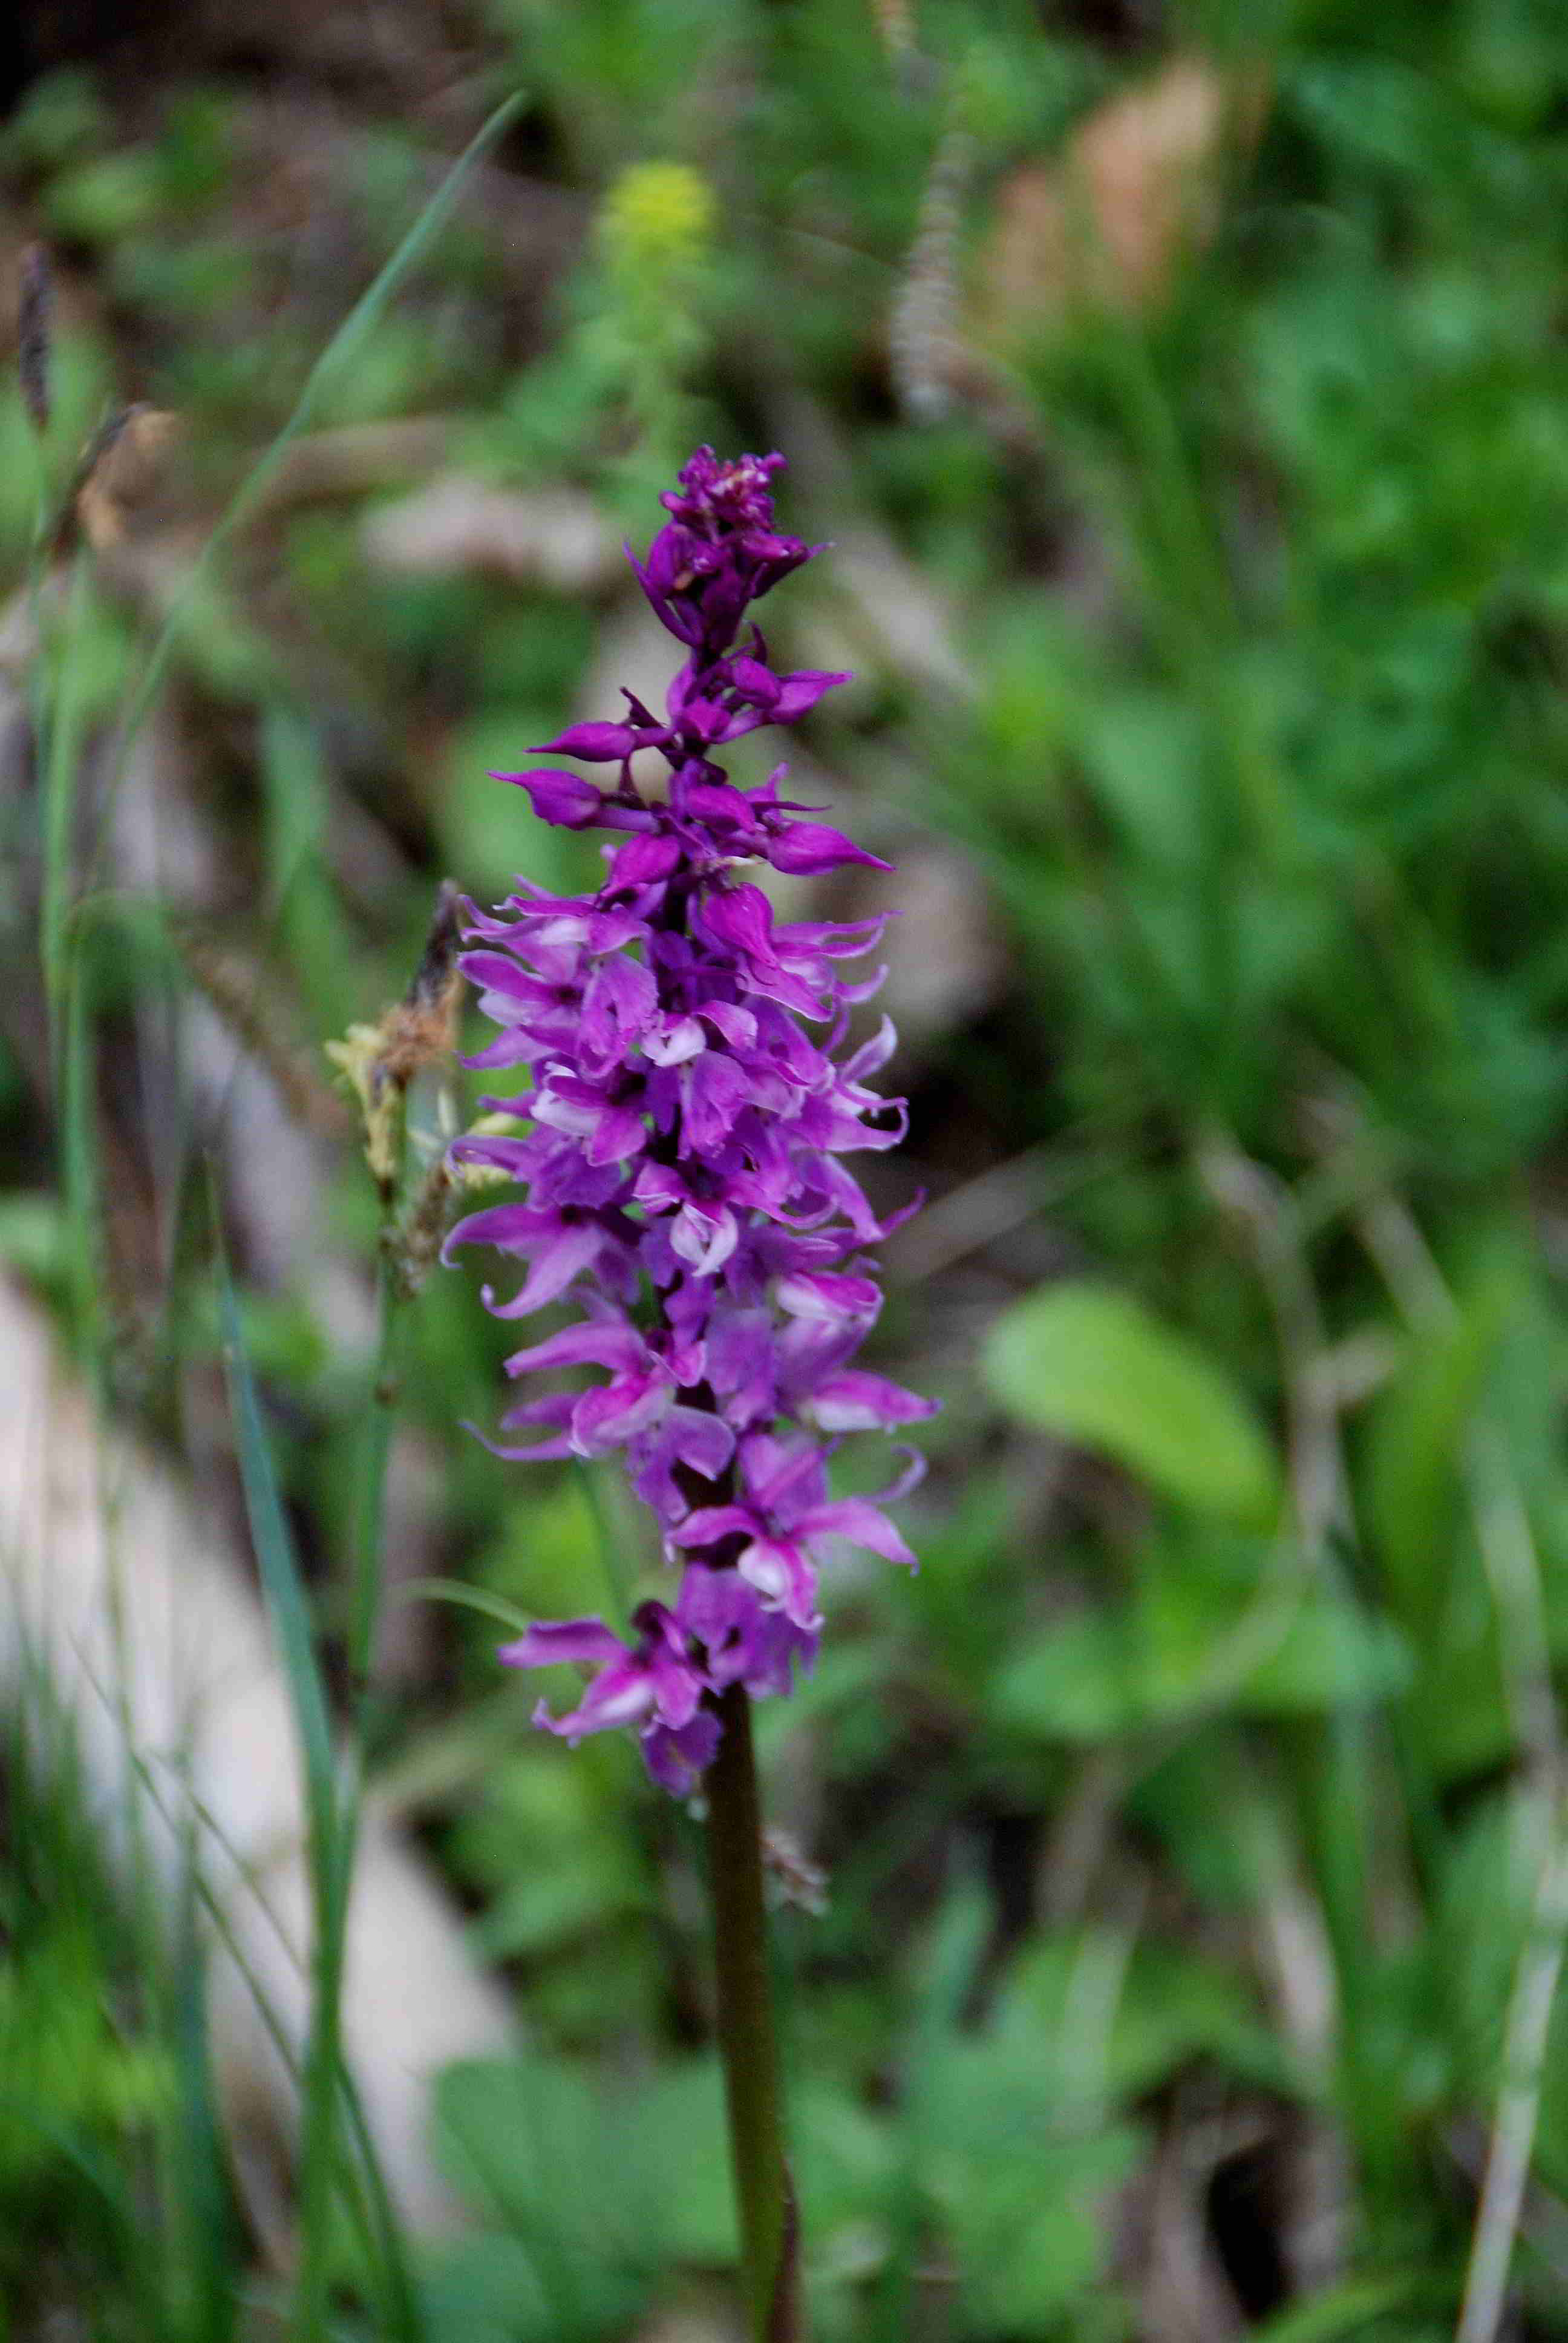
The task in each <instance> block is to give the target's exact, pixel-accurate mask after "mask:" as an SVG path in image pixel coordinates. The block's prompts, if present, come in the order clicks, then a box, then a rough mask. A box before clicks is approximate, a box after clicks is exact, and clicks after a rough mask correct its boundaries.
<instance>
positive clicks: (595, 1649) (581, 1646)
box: [496, 1619, 621, 1668]
mask: <svg viewBox="0 0 1568 2343" xmlns="http://www.w3.org/2000/svg"><path fill="white" fill-rule="evenodd" d="M496 1656H497V1658H498V1660H501V1661H503V1662H504V1663H505V1664H506V1665H507V1666H508V1668H548V1667H554V1666H555V1664H557V1662H558V1661H560V1660H588V1661H591V1662H592V1663H593V1664H596V1665H597V1664H598V1663H600V1662H601V1661H604V1660H613V1659H617V1658H618V1657H620V1656H621V1644H620V1639H619V1637H618V1636H617V1635H615V1634H611V1632H610V1630H609V1629H608V1627H607V1626H606V1625H605V1624H604V1621H603V1620H602V1619H547V1620H542V1621H540V1623H539V1624H538V1625H537V1626H533V1627H530V1628H529V1629H528V1632H527V1634H523V1635H520V1636H519V1637H518V1640H517V1642H516V1643H515V1644H502V1645H501V1646H500V1648H499V1650H498V1653H497V1654H496Z"/></svg>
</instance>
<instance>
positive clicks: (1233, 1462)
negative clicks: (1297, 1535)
mask: <svg viewBox="0 0 1568 2343" xmlns="http://www.w3.org/2000/svg"><path fill="white" fill-rule="evenodd" d="M982 1366H983V1370H984V1373H985V1376H986V1380H987V1382H988V1383H990V1388H991V1390H992V1391H993V1392H994V1393H995V1394H996V1396H997V1398H998V1399H999V1400H1000V1402H1001V1403H1002V1405H1003V1406H1004V1407H1006V1408H1008V1409H1010V1411H1011V1413H1013V1414H1015V1415H1017V1416H1018V1417H1020V1420H1021V1421H1022V1422H1023V1423H1029V1424H1033V1425H1035V1426H1036V1427H1037V1428H1038V1429H1039V1430H1040V1431H1042V1432H1052V1433H1056V1434H1057V1435H1058V1436H1059V1437H1060V1438H1061V1439H1063V1440H1071V1441H1076V1442H1078V1443H1080V1444H1081V1446H1083V1447H1086V1448H1094V1449H1099V1450H1100V1451H1101V1453H1104V1454H1105V1455H1108V1456H1111V1457H1114V1458H1115V1459H1116V1461H1117V1463H1121V1464H1124V1465H1126V1466H1127V1468H1128V1469H1129V1471H1131V1472H1133V1473H1138V1474H1140V1475H1141V1478H1142V1479H1144V1480H1146V1481H1148V1482H1149V1483H1151V1485H1152V1486H1153V1487H1154V1488H1156V1489H1158V1490H1160V1491H1161V1493H1163V1494H1164V1495H1166V1496H1169V1497H1174V1498H1175V1499H1177V1500H1178V1502H1179V1503H1183V1504H1188V1505H1191V1506H1193V1507H1195V1508H1197V1509H1198V1510H1199V1511H1201V1512H1203V1513H1211V1514H1215V1515H1218V1516H1220V1517H1221V1518H1223V1519H1225V1520H1229V1521H1234V1522H1242V1523H1251V1524H1253V1525H1255V1526H1262V1525H1265V1524H1266V1523H1268V1522H1269V1520H1270V1519H1271V1516H1272V1514H1273V1513H1274V1512H1275V1510H1276V1508H1277V1506H1278V1503H1279V1472H1278V1468H1277V1465H1276V1463H1275V1460H1274V1456H1273V1453H1272V1451H1271V1448H1270V1446H1269V1443H1268V1442H1267V1441H1266V1439H1265V1438H1264V1436H1263V1434H1262V1433H1261V1431H1260V1429H1259V1427H1258V1425H1257V1423H1255V1422H1254V1421H1253V1419H1252V1417H1251V1414H1250V1413H1248V1411H1247V1409H1246V1407H1245V1406H1244V1405H1243V1403H1242V1402H1241V1400H1240V1399H1239V1398H1238V1397H1237V1395H1236V1393H1235V1392H1234V1391H1233V1390H1232V1389H1231V1385H1230V1383H1228V1382H1227V1381H1226V1380H1225V1378H1224V1377H1223V1376H1222V1375H1221V1373H1219V1372H1218V1371H1217V1369H1216V1368H1215V1367H1214V1366H1212V1365H1211V1363H1210V1361H1209V1360H1208V1359H1207V1358H1206V1357H1205V1355H1204V1354H1203V1353H1202V1352H1201V1351H1200V1350H1198V1349H1197V1348H1196V1346H1195V1345H1194V1344H1193V1343H1191V1342H1189V1341H1188V1340H1187V1338H1186V1337H1185V1336H1184V1335H1181V1334H1178V1333H1175V1332H1172V1331H1171V1329H1170V1328H1169V1327H1167V1326H1163V1325H1161V1322H1160V1321H1159V1320H1158V1319H1156V1318H1154V1317H1152V1316H1151V1314H1150V1312H1148V1311H1146V1310H1145V1309H1144V1308H1143V1307H1142V1305H1141V1303H1140V1302H1135V1301H1134V1300H1133V1299H1132V1298H1131V1295H1130V1294H1126V1293H1121V1292H1117V1291H1116V1290H1115V1289H1114V1288H1113V1287H1111V1286H1101V1285H1093V1284H1089V1283H1079V1284H1055V1285H1049V1286H1042V1287H1040V1289H1039V1290H1038V1291H1037V1292H1034V1293H1031V1294H1029V1295H1027V1296H1026V1297H1025V1299H1024V1300H1023V1301H1022V1302H1017V1303H1015V1304H1014V1306H1013V1307H1012V1308H1011V1309H1010V1310H1008V1311H1006V1312H1003V1314H1002V1316H1001V1317H1000V1319H999V1320H998V1322H997V1323H996V1325H995V1326H994V1327H993V1328H992V1330H991V1334H990V1340H989V1342H988V1343H987V1345H986V1348H985V1351H984V1353H982Z"/></svg>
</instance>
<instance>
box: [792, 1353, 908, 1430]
mask: <svg viewBox="0 0 1568 2343" xmlns="http://www.w3.org/2000/svg"><path fill="white" fill-rule="evenodd" d="M801 1413H802V1414H804V1415H808V1416H809V1417H810V1419H811V1421H812V1423H816V1424H819V1425H820V1427H821V1429H822V1430H823V1431H824V1432H881V1431H887V1430H889V1429H890V1427H891V1426H892V1425H893V1424H895V1423H921V1422H923V1421H924V1419H925V1418H926V1417H927V1416H928V1415H935V1413H937V1402H936V1401H935V1400H934V1399H920V1398H919V1397H918V1396H917V1394H916V1393H914V1392H911V1391H905V1390H904V1388H903V1386H902V1385H901V1384H900V1383H890V1382H889V1381H888V1379H887V1377H886V1376H885V1375H869V1374H867V1373H865V1372H864V1371H863V1370H862V1369H860V1368H857V1367H850V1368H849V1369H847V1370H845V1371H844V1372H843V1373H839V1374H836V1375H829V1377H828V1379H827V1381H826V1382H825V1383H819V1384H818V1386H817V1388H816V1390H815V1391H814V1392H812V1393H809V1395H808V1396H807V1397H806V1398H805V1399H804V1400H803V1401H802V1402H801Z"/></svg>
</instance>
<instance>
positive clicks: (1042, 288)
mask: <svg viewBox="0 0 1568 2343" xmlns="http://www.w3.org/2000/svg"><path fill="white" fill-rule="evenodd" d="M1269 96H1270V91H1269V84H1268V81H1267V78H1266V76H1265V75H1264V73H1263V71H1262V69H1261V67H1257V66H1249V67H1246V68H1244V69H1239V70H1233V71H1231V72H1229V73H1227V72H1223V71H1221V68H1219V67H1218V66H1216V65H1212V64H1210V63H1208V62H1206V61H1205V60H1203V59H1201V58H1199V57H1176V58H1173V59H1172V60H1171V62H1170V63H1169V64H1168V65H1164V66H1163V67H1162V68H1161V71H1160V72H1159V73H1158V74H1156V75H1153V76H1152V77H1151V79H1149V80H1147V81H1143V82H1140V83H1138V84H1136V85H1134V86H1133V87H1132V88H1131V89H1127V90H1123V91H1121V93H1120V94H1119V95H1118V96H1115V97H1113V98H1111V99H1110V100H1108V101H1107V103H1106V104H1105V105H1104V106H1101V107H1100V108H1099V110H1098V111H1097V112H1096V113H1094V114H1092V115H1091V116H1090V117H1089V119H1088V120H1087V121H1086V122H1084V123H1082V124H1081V126H1080V127H1079V128H1078V129H1077V130H1076V131H1075V132H1074V134H1073V136H1072V137H1071V138H1070V140H1069V141H1068V144H1067V146H1066V148H1065V150H1064V151H1063V153H1062V154H1061V155H1060V156H1059V157H1057V158H1056V159H1055V160H1053V161H1051V162H1050V163H1029V164H1025V165H1024V166H1022V167H1021V168H1020V169H1019V170H1017V171H1015V172H1014V173H1013V174H1012V176H1011V177H1010V179H1009V180H1008V181H1007V183H1006V185H1005V186H1004V187H1003V189H1002V192H1001V196H1000V203H999V206H998V211H997V217H996V221H995V225H994V226H993V227H992V229H991V231H990V236H989V238H988V240H987V242H986V245H985V247H984V250H983V252H982V254H981V257H980V282H979V287H978V306H979V310H980V322H981V324H982V327H984V328H985V329H987V330H989V331H990V332H992V333H996V334H1000V336H1002V337H1004V338H1009V339H1010V338H1014V337H1016V336H1017V335H1018V334H1019V332H1020V330H1021V331H1028V330H1029V329H1030V328H1031V327H1038V326H1039V325H1040V323H1041V322H1049V321H1050V320H1051V319H1053V318H1056V317H1060V316H1062V315H1064V314H1066V313H1068V312H1070V311H1071V310H1073V309H1075V308H1078V307H1082V306H1084V305H1086V304H1087V305H1089V306H1093V307H1110V308H1117V309H1121V310H1124V311H1127V312H1131V313H1134V314H1136V313H1141V312H1144V311H1148V310H1151V309H1154V308H1157V307H1159V306H1160V304H1161V302H1162V301H1164V300H1165V299H1166V297H1168V296H1169V294H1170V293H1171V290H1172V289H1173V287H1174V286H1175V283H1176V280H1177V278H1178V277H1179V275H1180V273H1181V268H1182V266H1184V264H1185V263H1186V261H1187V260H1188V259H1189V257H1190V256H1191V254H1192V253H1193V252H1195V251H1198V250H1201V249H1202V248H1203V247H1204V246H1207V245H1208V244H1210V243H1211V242H1212V240H1213V237H1214V235H1215V233H1216V231H1217V229H1218V227H1219V225H1220V220H1221V213H1222V200H1223V194H1224V187H1225V181H1226V174H1227V167H1228V166H1229V164H1230V163H1231V158H1232V157H1233V156H1237V155H1241V156H1245V155H1247V154H1249V153H1251V149H1252V148H1253V146H1255V145H1256V143H1257V140H1258V137H1259V136H1260V135H1261V129H1262V126H1263V121H1264V118H1265V116H1266V114H1267V110H1268V104H1269Z"/></svg>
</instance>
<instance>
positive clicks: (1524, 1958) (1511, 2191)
mask: <svg viewBox="0 0 1568 2343" xmlns="http://www.w3.org/2000/svg"><path fill="white" fill-rule="evenodd" d="M1565 1937H1568V1835H1564V1832H1563V1818H1562V1815H1559V1816H1558V1818H1557V1835H1556V1839H1555V1843H1554V1845H1553V1847H1552V1849H1551V1851H1550V1853H1549V1855H1548V1857H1547V1860H1546V1862H1545V1863H1544V1864H1543V1866H1542V1870H1541V1875H1540V1879H1539V1882H1538V1885H1537V1887H1536V1891H1535V1899H1534V1904H1533V1908H1532V1911H1531V1916H1530V1934H1529V1936H1528V1937H1527V1939H1526V1941H1525V1946H1524V1950H1523V1953H1522V1954H1521V1956H1520V1961H1519V1967H1518V1970H1517V1972H1516V1974H1515V1976H1514V1980H1513V1997H1512V1999H1511V2001H1510V2003H1509V2006H1508V2020H1507V2024H1506V2026H1505V2027H1504V2030H1503V2083H1502V2087H1501V2089H1500V2091H1499V2093H1498V2099H1497V2113H1496V2117H1495V2118H1494V2120H1493V2130H1492V2141H1491V2146H1490V2147H1489V2148H1488V2150H1487V2157H1486V2177H1485V2179H1484V2181H1483V2184H1482V2190H1481V2210H1480V2213H1479V2215H1478V2216H1477V2218H1476V2224H1475V2236H1474V2238H1473V2243H1472V2246H1471V2250H1470V2267H1469V2268H1468V2270H1467V2271H1466V2272H1465V2278H1464V2301H1463V2304H1462V2308H1461V2310H1460V2314H1459V2325H1458V2327H1457V2328H1455V2330H1454V2343H1493V2338H1494V2337H1495V2336H1496V2334H1497V2332H1498V2328H1499V2326H1500V2324H1501V2321H1502V2318H1503V2304H1504V2297H1505V2294H1506V2292H1507V2287H1508V2270H1509V2265H1510V2263H1511V2262H1512V2260H1513V2240H1514V2237H1515V2236H1516V2234H1517V2232H1518V2228H1519V2217H1520V2212H1521V2209H1522V2207H1523V2202H1524V2188H1525V2183H1526V2181H1527V2180H1528V2178H1529V2176H1530V2158H1531V2156H1532V2153H1533V2149H1534V2146H1535V2127H1536V2123H1537V2120H1538V2118H1539V2117H1540V2113H1541V2090H1542V2082H1543V2072H1544V2068H1545V2063H1546V2041H1547V2036H1548V2033H1549V2032H1550V2029H1551V2025H1552V2008H1553V2002H1554V2001H1555V1999H1556V1996H1557V1986H1558V1983H1559V1980H1560V1979H1561V1976H1562V1974H1563V1945H1564V1938H1565Z"/></svg>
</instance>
